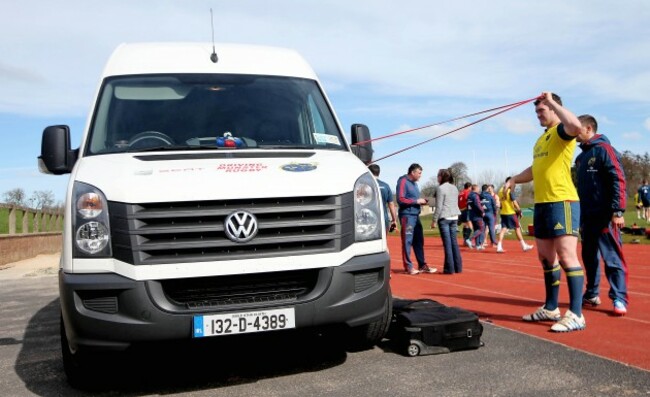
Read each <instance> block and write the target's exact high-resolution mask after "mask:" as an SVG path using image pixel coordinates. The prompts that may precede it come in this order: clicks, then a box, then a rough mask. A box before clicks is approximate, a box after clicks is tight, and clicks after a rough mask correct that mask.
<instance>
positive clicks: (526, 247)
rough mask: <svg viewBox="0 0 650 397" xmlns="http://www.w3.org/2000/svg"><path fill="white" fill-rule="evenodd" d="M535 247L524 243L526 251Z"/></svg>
mask: <svg viewBox="0 0 650 397" xmlns="http://www.w3.org/2000/svg"><path fill="white" fill-rule="evenodd" d="M533 248H535V247H533V246H532V245H530V244H526V245H524V252H526V251H530V250H532V249H533Z"/></svg>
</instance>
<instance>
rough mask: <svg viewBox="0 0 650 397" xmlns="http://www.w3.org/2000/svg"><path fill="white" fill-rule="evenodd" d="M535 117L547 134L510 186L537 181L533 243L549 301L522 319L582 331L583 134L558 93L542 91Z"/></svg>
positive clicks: (536, 102)
mask: <svg viewBox="0 0 650 397" xmlns="http://www.w3.org/2000/svg"><path fill="white" fill-rule="evenodd" d="M535 113H536V114H537V119H538V120H539V124H540V125H541V126H542V127H545V128H546V129H545V130H544V133H543V134H542V135H541V136H540V137H539V138H538V139H537V142H536V143H535V146H534V148H533V165H532V166H530V167H528V168H526V169H525V170H524V171H522V172H521V173H519V174H517V175H515V176H513V177H512V178H511V179H510V180H509V181H508V182H506V185H505V189H511V190H514V188H515V185H516V184H517V183H526V182H530V181H533V180H534V181H535V183H534V192H535V215H534V218H533V224H534V225H535V243H536V245H537V251H538V253H539V259H540V261H541V262H542V267H543V270H544V284H545V287H546V300H545V302H544V305H542V306H541V307H540V308H539V309H537V311H536V312H534V313H531V314H526V315H525V316H523V320H524V321H545V320H550V321H557V322H556V323H555V324H553V325H552V326H551V331H554V332H569V331H578V330H582V329H584V328H585V326H586V321H585V318H584V316H583V314H582V288H583V285H584V271H583V270H582V266H581V265H580V261H579V260H578V229H579V219H580V206H579V202H578V192H577V190H576V187H575V185H574V184H573V180H572V179H571V163H572V161H573V153H574V151H575V148H576V137H577V136H578V134H580V132H581V130H582V125H581V123H580V121H579V120H578V118H577V117H576V116H575V115H574V114H573V113H571V112H570V111H569V110H567V109H565V108H564V107H562V100H561V99H560V97H559V96H558V95H556V94H553V93H551V92H544V93H542V95H541V96H540V97H539V98H538V99H537V100H536V101H535ZM560 267H561V268H562V269H564V272H565V273H566V276H567V283H568V285H569V300H570V302H569V309H568V310H567V311H566V313H565V315H564V316H561V314H560V309H559V307H558V294H559V292H560V275H561V272H560Z"/></svg>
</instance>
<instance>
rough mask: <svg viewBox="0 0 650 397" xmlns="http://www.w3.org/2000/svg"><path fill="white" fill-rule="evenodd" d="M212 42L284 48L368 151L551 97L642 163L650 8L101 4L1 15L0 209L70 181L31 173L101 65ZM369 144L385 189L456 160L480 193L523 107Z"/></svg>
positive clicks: (636, 2)
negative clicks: (136, 50)
mask: <svg viewBox="0 0 650 397" xmlns="http://www.w3.org/2000/svg"><path fill="white" fill-rule="evenodd" d="M210 9H212V10H213V14H214V36H215V41H216V42H227V43H244V44H257V45H272V46H278V47H287V48H292V49H295V50H297V51H298V52H299V53H301V54H302V55H303V56H304V57H305V58H306V59H307V61H308V62H309V63H310V64H311V65H312V67H313V68H314V70H315V71H316V74H317V75H318V76H319V78H320V80H321V82H322V84H323V85H324V88H325V91H326V93H327V95H328V97H329V99H330V101H331V102H332V105H333V107H334V110H335V112H336V114H337V115H338V117H339V120H340V122H341V125H342V127H343V128H344V130H345V133H346V134H347V136H348V137H349V134H350V126H351V125H352V124H354V123H363V124H366V125H367V126H368V127H369V128H370V131H371V133H372V136H373V138H378V137H383V136H387V135H390V134H394V133H396V132H401V131H406V130H409V129H414V128H419V127H422V126H427V125H432V124H436V123H439V122H442V121H445V120H451V119H455V118H458V117H461V116H464V115H468V114H472V113H476V112H480V111H483V110H486V109H491V108H495V107H499V106H503V105H506V104H510V103H516V102H520V101H524V100H527V99H531V98H534V97H537V96H538V95H539V94H540V93H541V92H542V91H553V92H556V93H558V94H559V95H560V96H561V97H562V100H563V102H564V105H565V107H566V108H567V109H569V110H571V111H572V112H573V113H575V114H576V115H580V114H585V113H589V114H591V115H593V116H594V117H596V119H597V120H598V123H599V132H601V133H604V134H606V135H607V136H608V137H609V139H610V141H611V142H612V144H613V145H614V147H616V148H617V149H618V150H619V151H626V150H627V151H631V152H632V153H634V154H645V153H646V152H649V151H650V40H649V39H648V38H649V37H650V24H649V23H648V21H650V2H648V1H647V0H626V1H622V2H612V1H604V0H575V1H565V0H564V1H557V0H547V1H544V2H529V1H518V0H512V1H502V0H492V1H478V0H474V1H469V0H456V1H454V2H439V1H431V0H411V1H406V2H404V1H401V2H397V1H388V0H372V1H371V0H354V1H350V0H318V1H306V0H264V1H263V0H257V1H251V0H238V1H225V0H221V1H216V0H214V1H204V0H193V1H183V0H155V1H153V0H138V1H131V0H112V1H96V0H85V1H70V0H60V1H56V2H52V1H42V0H32V1H20V2H18V1H12V2H4V4H3V9H2V15H1V16H0V54H2V56H0V137H2V140H3V142H4V144H2V145H0V201H2V198H3V196H2V195H3V193H5V192H7V191H9V190H12V189H15V188H22V189H24V190H25V193H26V194H27V196H28V197H29V196H30V195H31V194H32V193H33V192H34V191H51V192H52V193H53V194H54V196H55V200H56V201H57V202H58V201H63V200H64V196H65V188H66V185H67V182H68V178H69V176H68V175H63V176H52V175H45V174H41V173H39V171H38V167H37V157H38V156H39V154H40V145H41V136H42V131H43V129H44V128H45V127H46V126H48V125H58V124H65V125H69V126H70V128H71V131H72V142H73V148H76V147H78V146H79V144H80V141H81V136H82V134H83V129H84V128H85V125H86V122H87V118H88V114H89V111H90V107H91V103H92V100H93V96H94V94H95V92H96V90H97V87H98V84H99V83H100V76H101V72H102V70H103V67H104V64H105V62H106V61H107V60H108V58H109V56H110V54H111V53H112V51H113V50H114V49H115V47H117V45H119V44H120V43H124V42H151V41H185V42H187V41H190V42H210V41H211V40H212V30H211V25H210ZM484 116H485V115H483V116H477V117H473V118H467V119H462V120H458V121H454V122H450V123H445V124H440V125H436V126H434V127H430V128H425V129H420V130H417V131H415V132H412V133H405V134H400V135H398V136H395V137H391V138H386V139H382V140H378V141H376V142H374V149H375V158H381V157H385V156H389V157H386V158H384V159H383V160H380V161H379V162H378V164H379V165H380V166H381V175H380V178H381V179H383V180H385V181H386V182H387V183H388V184H389V185H391V186H394V184H395V182H396V181H397V178H398V177H399V176H401V175H403V174H405V173H406V171H407V169H408V166H409V165H410V164H411V163H419V164H420V165H422V167H423V176H422V180H421V183H420V185H421V187H422V184H423V183H424V182H427V181H429V180H430V179H431V178H432V177H435V175H436V174H437V170H438V169H439V168H446V167H449V166H450V165H451V164H452V163H455V162H459V161H462V162H464V163H465V164H466V165H467V167H468V171H469V175H470V177H472V179H473V180H474V181H475V182H477V183H483V182H485V181H482V180H481V179H486V178H488V177H489V176H498V177H505V176H507V175H510V174H513V173H517V172H519V171H521V170H523V169H524V168H526V167H527V166H529V165H530V164H531V161H532V146H533V144H534V142H535V140H536V138H537V137H538V136H539V134H540V133H541V132H542V130H541V127H540V126H539V124H538V122H537V119H536V118H535V114H534V107H533V105H532V104H526V105H523V106H520V107H517V108H515V109H513V110H510V111H508V112H505V113H503V114H501V115H498V116H495V117H493V118H490V119H488V120H486V121H483V122H480V123H477V124H475V125H472V126H471V127H468V128H464V129H461V130H459V131H457V132H453V133H451V134H449V135H446V136H444V137H441V138H438V139H434V140H432V141H430V142H428V143H426V144H422V145H420V146H418V147H416V148H414V149H410V150H406V151H403V152H401V153H397V154H394V155H393V153H396V152H398V151H400V150H403V149H405V148H407V147H410V146H412V145H416V144H419V143H421V142H424V141H426V140H429V139H431V138H434V137H436V136H439V135H440V134H445V133H447V132H449V131H451V130H453V129H455V128H459V127H461V126H463V125H466V124H468V123H471V122H473V121H475V120H477V119H478V118H480V117H484Z"/></svg>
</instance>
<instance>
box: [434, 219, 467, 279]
mask: <svg viewBox="0 0 650 397" xmlns="http://www.w3.org/2000/svg"><path fill="white" fill-rule="evenodd" d="M438 228H439V229H440V238H441V239H442V245H443V247H444V249H445V264H444V269H443V270H444V272H445V273H448V274H451V273H460V272H462V271H463V258H461V256H460V249H458V239H457V237H456V236H457V234H458V226H457V221H456V220H455V219H450V220H447V219H440V220H438Z"/></svg>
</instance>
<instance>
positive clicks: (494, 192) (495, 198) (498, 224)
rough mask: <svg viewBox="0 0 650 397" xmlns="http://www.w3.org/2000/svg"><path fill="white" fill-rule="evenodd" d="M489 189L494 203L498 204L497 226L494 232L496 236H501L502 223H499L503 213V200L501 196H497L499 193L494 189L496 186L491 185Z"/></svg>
mask: <svg viewBox="0 0 650 397" xmlns="http://www.w3.org/2000/svg"><path fill="white" fill-rule="evenodd" d="M488 189H489V192H490V194H491V195H492V198H493V199H494V203H495V204H496V217H495V218H496V219H495V222H494V223H495V225H494V232H495V233H496V234H499V232H500V231H501V222H499V213H500V212H501V199H499V195H498V194H497V191H496V189H495V187H494V185H492V184H490V185H488Z"/></svg>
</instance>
